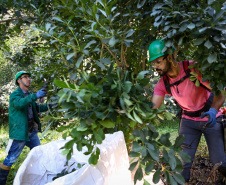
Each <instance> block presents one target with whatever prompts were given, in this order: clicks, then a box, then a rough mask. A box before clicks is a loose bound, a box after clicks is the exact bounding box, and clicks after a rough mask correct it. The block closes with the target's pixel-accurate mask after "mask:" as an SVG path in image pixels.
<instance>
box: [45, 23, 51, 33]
mask: <svg viewBox="0 0 226 185" xmlns="http://www.w3.org/2000/svg"><path fill="white" fill-rule="evenodd" d="M50 27H51V24H50V23H49V22H48V23H46V26H45V28H46V31H48V30H49V28H50Z"/></svg>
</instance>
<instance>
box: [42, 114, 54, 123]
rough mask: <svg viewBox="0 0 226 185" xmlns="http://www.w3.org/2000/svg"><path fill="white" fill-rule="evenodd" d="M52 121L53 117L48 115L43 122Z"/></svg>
mask: <svg viewBox="0 0 226 185" xmlns="http://www.w3.org/2000/svg"><path fill="white" fill-rule="evenodd" d="M50 119H52V116H50V115H47V116H45V117H44V118H43V122H47V121H49V120H50Z"/></svg>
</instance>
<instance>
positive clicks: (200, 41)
mask: <svg viewBox="0 0 226 185" xmlns="http://www.w3.org/2000/svg"><path fill="white" fill-rule="evenodd" d="M204 40H205V39H204V38H198V39H196V40H195V41H194V45H195V46H198V45H200V44H202V43H203V42H204Z"/></svg>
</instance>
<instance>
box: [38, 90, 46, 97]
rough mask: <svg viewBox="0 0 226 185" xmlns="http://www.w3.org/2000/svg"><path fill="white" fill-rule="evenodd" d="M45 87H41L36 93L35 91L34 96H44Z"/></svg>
mask: <svg viewBox="0 0 226 185" xmlns="http://www.w3.org/2000/svg"><path fill="white" fill-rule="evenodd" d="M46 93H47V92H46V89H45V88H42V89H41V90H39V91H38V92H37V93H36V97H37V98H42V97H44V96H46Z"/></svg>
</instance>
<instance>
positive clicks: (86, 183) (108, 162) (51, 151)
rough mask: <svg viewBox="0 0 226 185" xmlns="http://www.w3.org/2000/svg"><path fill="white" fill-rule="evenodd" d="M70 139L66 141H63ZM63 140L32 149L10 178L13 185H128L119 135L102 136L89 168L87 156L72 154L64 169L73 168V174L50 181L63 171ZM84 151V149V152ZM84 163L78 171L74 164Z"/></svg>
mask: <svg viewBox="0 0 226 185" xmlns="http://www.w3.org/2000/svg"><path fill="white" fill-rule="evenodd" d="M68 140H70V138H68V139H67V141H68ZM67 141H65V140H58V141H54V142H50V143H48V144H46V145H41V146H38V147H35V148H33V149H32V150H31V151H30V153H29V154H28V156H27V158H26V159H25V161H24V162H23V164H22V165H21V167H20V168H19V170H18V172H17V175H16V177H15V179H14V185H44V184H45V185H119V184H124V185H132V184H133V182H132V180H131V172H130V171H129V169H128V168H129V159H128V153H127V149H126V144H125V140H124V136H123V132H121V131H119V132H116V133H114V134H106V136H105V140H104V141H103V143H102V144H101V145H97V146H98V147H99V148H100V151H101V153H100V159H99V161H98V164H97V165H95V166H93V165H90V164H89V163H88V159H89V156H86V155H84V154H83V153H82V152H79V151H77V149H76V146H74V153H73V155H72V158H71V160H70V161H69V164H68V166H70V165H72V164H73V165H72V167H71V168H76V169H77V170H76V171H75V172H72V173H70V174H68V175H65V176H63V177H60V178H58V179H56V180H55V181H52V178H53V177H55V176H56V174H57V173H60V172H61V171H62V170H63V169H64V168H65V166H64V165H65V163H66V156H64V155H62V154H61V150H60V148H61V147H62V146H64V144H65V142H67ZM84 150H85V149H84ZM78 163H80V164H84V166H83V167H82V168H80V169H78V167H77V164H78Z"/></svg>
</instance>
